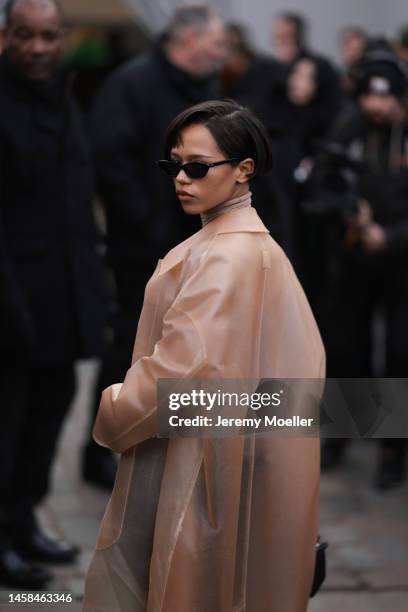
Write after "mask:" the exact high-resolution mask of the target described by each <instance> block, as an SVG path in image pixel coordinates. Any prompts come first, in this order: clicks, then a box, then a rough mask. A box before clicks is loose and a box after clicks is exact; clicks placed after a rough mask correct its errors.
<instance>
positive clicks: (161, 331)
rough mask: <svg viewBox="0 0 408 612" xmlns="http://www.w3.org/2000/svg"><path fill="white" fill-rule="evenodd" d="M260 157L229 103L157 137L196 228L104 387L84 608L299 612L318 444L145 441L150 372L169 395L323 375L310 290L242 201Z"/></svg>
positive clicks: (207, 108) (168, 260) (210, 434)
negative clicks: (101, 490) (103, 466)
mask: <svg viewBox="0 0 408 612" xmlns="http://www.w3.org/2000/svg"><path fill="white" fill-rule="evenodd" d="M270 163H271V155H270V148H269V143H268V139H267V136H266V133H265V129H264V128H263V126H262V124H261V123H260V122H259V121H258V119H257V118H256V117H255V116H254V115H253V114H252V113H251V112H250V111H249V110H248V109H246V108H243V107H241V106H239V105H238V104H236V103H234V102H231V101H221V102H219V101H218V102H215V101H214V102H206V103H203V104H199V105H197V106H195V107H193V108H190V109H188V110H187V111H185V112H183V113H182V114H181V115H179V116H178V117H177V118H176V119H175V120H174V121H173V122H172V124H171V125H170V127H169V129H168V131H167V135H166V145H165V159H163V160H160V161H159V162H158V165H159V167H160V168H161V169H162V170H164V171H165V172H166V174H167V175H169V176H170V177H171V178H172V180H173V181H174V186H175V189H176V192H177V194H178V197H179V199H180V202H181V204H182V207H183V209H184V211H185V212H186V213H187V214H200V215H201V219H202V229H201V230H200V231H198V232H197V233H195V234H194V235H193V236H191V237H190V238H188V239H187V240H186V241H184V242H182V243H181V244H179V245H178V246H176V247H175V248H174V249H172V250H171V251H170V252H169V253H168V254H167V255H166V256H165V257H164V258H163V259H162V260H159V263H158V265H157V268H156V271H155V272H154V274H153V276H152V278H151V279H150V281H149V283H148V285H147V287H146V292H145V301H144V306H143V310H142V314H141V318H140V321H139V325H138V330H137V336H136V343H135V348H134V352H133V359H132V365H131V367H130V369H129V370H128V372H127V375H126V377H125V380H124V381H123V383H121V384H117V385H113V386H112V387H109V388H108V389H106V390H105V391H104V393H103V395H102V401H101V405H100V409H99V413H98V416H97V420H96V424H95V429H94V437H95V439H96V441H97V442H99V443H100V444H102V445H103V446H108V447H109V448H111V449H112V450H114V451H116V452H118V453H121V454H122V457H121V462H120V466H119V471H118V475H117V480H116V483H115V488H114V491H113V494H112V497H111V500H110V502H109V505H108V507H107V510H106V513H105V516H104V519H103V522H102V526H101V530H100V532H99V536H98V541H97V545H96V551H95V554H94V557H93V559H92V562H91V566H90V568H89V572H88V576H87V581H86V592H85V604H84V611H85V612H92V611H94V612H96V611H98V612H104V611H106V612H127V611H130V610H132V612H142V611H143V612H244V611H245V612H281V611H282V610H284V611H285V612H304V611H305V610H306V607H307V602H308V598H309V595H310V589H311V583H312V578H313V569H314V564H315V544H316V530H317V516H318V499H319V448H320V447H319V439H318V438H315V437H304V436H303V437H294V436H291V437H286V438H282V437H279V438H277V437H273V436H267V435H265V436H256V435H255V434H254V433H253V432H252V433H250V434H246V435H236V431H237V430H231V429H230V430H225V431H223V432H222V433H221V437H220V435H218V436H216V435H214V431H213V430H211V427H212V426H211V424H209V425H208V426H207V424H205V425H203V427H202V429H201V430H200V431H199V432H198V433H196V435H195V436H192V435H191V433H190V435H189V433H188V431H187V428H188V425H187V426H186V428H185V429H184V430H182V432H180V433H179V434H178V435H177V433H176V434H173V433H171V432H170V434H169V431H167V438H166V437H158V436H160V434H161V435H162V436H163V435H166V428H165V427H164V429H163V419H164V418H167V417H168V415H167V412H166V410H165V409H166V406H165V405H164V404H163V405H162V404H161V400H160V398H159V397H158V396H157V383H158V381H161V380H162V379H171V380H167V384H168V385H170V387H167V389H168V388H171V389H172V390H173V391H177V390H180V389H181V388H182V384H181V383H185V382H188V381H189V380H193V381H194V384H195V383H196V382H197V384H198V383H201V385H202V387H204V388H206V386H207V385H208V384H210V383H214V384H215V387H214V389H219V386H218V385H220V386H221V388H224V387H223V385H224V384H226V382H228V381H230V384H231V380H232V382H233V385H232V386H233V389H234V390H235V391H238V390H242V388H245V389H251V390H252V391H253V390H254V389H256V388H257V386H258V383H259V380H260V379H265V378H302V379H304V378H319V377H323V376H324V369H325V355H324V350H323V346H322V342H321V339H320V335H319V332H318V329H317V327H316V324H315V321H314V318H313V315H312V313H311V310H310V308H309V305H308V303H307V300H306V298H305V296H304V293H303V291H302V289H301V287H300V285H299V283H298V281H297V278H296V276H295V274H294V272H293V269H292V266H291V264H290V263H289V261H288V259H287V258H286V256H285V254H284V253H283V251H282V249H281V248H280V247H279V246H278V245H277V243H276V242H275V241H274V240H273V238H272V237H271V236H270V235H269V232H268V230H267V229H266V228H265V226H264V224H263V223H262V221H261V219H260V218H259V216H258V214H257V212H256V210H255V208H254V207H253V206H252V205H251V193H250V189H249V182H250V180H251V178H252V177H253V176H254V175H255V174H256V173H259V172H263V171H265V170H266V169H267V168H268V167H269V166H270ZM175 379H176V380H175ZM197 379H198V380H197ZM162 382H165V381H162ZM160 388H162V387H160ZM196 390H197V389H196ZM229 390H230V391H231V387H230V388H229ZM159 395H160V394H159ZM176 395H178V394H176ZM160 397H162V396H161V395H160ZM159 404H160V406H159V408H158V405H159ZM236 408H237V407H236ZM192 409H193V408H192V407H190V408H189V409H188V410H192ZM245 411H247V409H245ZM238 412H239V410H238ZM238 412H237V414H238ZM241 412H242V410H241ZM249 412H251V411H250V410H249ZM204 413H205V414H206V415H207V418H209V415H210V416H211V414H212V418H213V420H214V421H215V418H216V417H215V413H214V412H213V413H209V412H208V408H207V409H206V410H204ZM189 414H190V416H193V414H194V413H193V412H190V413H189V412H188V411H187V415H189ZM232 414H233V415H234V414H235V413H234V412H233V413H232ZM172 415H176V412H174V413H172ZM201 416H202V415H201ZM279 416H281V415H279ZM175 418H176V419H177V418H178V417H175ZM168 421H169V422H170V418H168ZM210 421H211V418H210ZM232 421H234V419H232ZM234 422H235V421H234ZM234 432H235V435H232V434H233V433H234Z"/></svg>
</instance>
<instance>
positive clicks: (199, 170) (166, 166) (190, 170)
mask: <svg viewBox="0 0 408 612" xmlns="http://www.w3.org/2000/svg"><path fill="white" fill-rule="evenodd" d="M234 161H239V159H238V157H230V158H229V159H223V160H222V161H219V162H211V163H206V162H198V161H193V162H187V163H186V164H182V163H180V162H179V161H175V160H172V159H160V160H159V161H157V162H156V164H157V165H158V166H159V168H161V169H162V170H163V172H165V173H166V174H168V175H169V176H172V177H173V178H176V176H177V175H178V174H179V172H180V171H181V170H184V172H185V173H186V174H187V176H189V177H190V178H194V179H199V178H204V177H205V176H206V175H207V173H208V171H209V169H210V168H214V166H221V165H222V164H230V163H231V162H234Z"/></svg>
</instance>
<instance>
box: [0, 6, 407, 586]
mask: <svg viewBox="0 0 408 612" xmlns="http://www.w3.org/2000/svg"><path fill="white" fill-rule="evenodd" d="M63 36H64V33H63V14H62V12H61V8H60V5H59V3H58V2H56V1H55V0H10V1H9V2H8V3H7V5H6V9H5V31H4V36H3V52H2V54H1V56H0V287H1V292H0V364H1V370H0V391H1V397H2V401H3V410H2V411H1V412H0V415H1V416H0V419H1V426H0V490H1V496H0V582H1V583H3V584H7V585H12V586H16V587H19V586H21V587H27V588H37V587H40V586H41V585H43V584H45V583H46V582H47V581H48V580H50V578H51V572H50V571H49V570H46V569H45V568H44V567H43V566H41V565H36V564H35V561H38V562H44V561H45V562H48V563H53V562H55V563H58V562H71V561H73V560H74V559H75V557H76V555H77V553H78V547H76V546H75V545H73V544H70V543H69V542H65V541H54V540H52V539H50V538H49V537H48V536H47V535H46V534H44V533H43V531H42V530H41V526H40V525H39V524H38V521H37V520H36V516H35V510H36V508H37V507H38V504H40V503H41V502H42V501H43V499H44V498H45V496H46V495H47V493H48V491H49V479H50V478H49V477H50V470H51V466H52V461H53V458H54V455H55V448H56V445H57V442H58V438H59V433H60V431H61V427H62V424H63V422H64V419H65V417H66V415H67V411H68V408H69V405H70V403H71V401H72V398H73V394H74V391H75V380H74V363H75V361H76V360H78V359H83V358H87V357H98V358H100V359H101V369H100V373H99V378H98V381H97V385H96V388H95V391H94V394H93V398H94V399H93V407H92V410H91V415H90V430H89V435H88V437H87V440H86V443H85V446H84V449H83V460H82V477H83V478H84V479H85V480H86V481H87V482H88V483H90V484H94V485H98V486H102V487H104V488H105V489H106V490H108V491H109V490H111V488H112V486H113V482H114V478H115V471H116V458H115V457H114V456H113V455H112V453H111V452H110V451H109V450H108V449H105V448H102V447H99V446H98V445H96V443H95V442H94V441H93V440H92V436H91V431H92V424H93V422H94V417H95V414H96V411H97V409H98V406H99V400H100V396H101V393H102V391H103V389H104V388H106V387H108V386H109V385H111V384H113V383H115V382H118V381H121V380H123V379H124V376H125V374H126V371H127V369H128V368H129V367H130V363H131V358H132V349H133V340H134V338H135V334H136V328H137V323H138V317H139V314H140V309H141V305H142V301H143V293H144V288H145V285H146V282H147V280H148V279H149V277H150V276H151V275H152V273H153V271H154V269H155V266H156V264H157V260H158V259H159V258H161V257H162V256H163V255H164V254H165V253H166V252H167V251H168V250H169V249H170V248H171V247H172V246H174V245H175V244H177V243H179V242H180V241H181V240H183V239H184V238H187V237H188V236H190V235H191V234H192V233H194V232H195V231H196V230H198V229H199V219H196V218H194V217H188V216H186V215H185V214H183V212H182V210H181V207H180V204H179V202H178V200H177V198H176V196H175V194H174V190H173V188H172V185H171V183H170V182H169V181H168V180H166V177H163V176H162V175H161V173H160V172H159V171H158V169H157V167H156V164H155V161H156V160H158V159H160V158H162V157H163V151H162V148H163V142H164V133H165V128H166V126H167V125H168V124H169V123H170V121H171V119H173V118H174V117H175V116H176V115H177V114H178V113H180V112H181V111H182V110H184V109H185V108H187V107H189V106H191V105H193V104H196V103H198V102H201V101H204V100H209V99H214V98H232V99H234V100H236V101H238V102H239V103H240V104H242V105H244V106H248V107H249V108H251V109H252V110H253V111H254V112H255V113H256V114H257V115H258V116H259V118H260V119H261V120H262V121H263V123H264V124H265V126H266V127H267V129H268V133H269V136H270V140H271V144H272V149H273V153H274V167H273V169H272V170H271V171H270V172H269V173H268V174H267V175H266V176H264V177H262V178H261V177H260V178H255V180H254V181H253V184H252V186H251V189H252V194H253V203H254V206H255V208H256V209H257V211H258V213H259V215H260V216H261V218H262V220H263V221H264V223H265V225H266V226H267V227H268V229H269V230H270V232H271V235H272V236H273V237H274V238H275V239H276V240H277V241H278V242H279V243H280V245H281V246H282V248H283V249H284V250H285V251H286V253H287V255H288V256H289V258H290V259H291V261H292V263H293V266H294V267H295V269H296V272H297V273H298V275H299V277H300V278H301V280H302V283H303V286H304V289H305V291H306V293H307V296H308V298H309V301H310V303H311V305H312V308H313V310H314V314H315V316H316V318H317V321H318V323H319V326H320V329H321V333H322V336H323V340H324V343H325V346H326V350H327V364H328V371H327V373H328V376H330V377H343V378H367V377H368V378H369V377H372V376H386V377H395V378H398V377H400V378H404V377H406V367H407V366H406V364H407V363H408V320H407V317H406V312H407V308H408V280H407V275H406V272H405V270H406V267H407V266H406V264H407V263H408V88H407V73H406V68H405V67H406V65H407V63H408V28H407V29H405V30H403V31H402V32H401V33H400V36H399V38H398V40H397V41H389V40H386V39H385V38H380V37H376V38H372V37H370V36H369V35H368V34H367V33H366V32H365V31H364V30H363V29H362V28H361V27H359V26H358V27H357V26H350V27H347V28H345V29H344V30H343V31H342V32H341V33H340V36H339V53H340V56H341V62H340V64H339V65H335V64H334V63H333V62H332V61H330V60H329V59H328V58H326V57H324V56H322V55H320V54H319V53H317V52H315V51H314V49H313V47H312V46H311V43H310V40H309V36H308V24H307V20H306V19H305V18H304V17H303V16H301V15H297V14H292V13H283V14H280V15H279V16H277V17H276V18H275V19H274V22H273V24H272V29H271V52H270V54H266V53H262V54H261V53H259V52H258V51H257V50H256V41H255V43H253V42H252V41H251V39H250V36H249V35H248V32H247V31H246V29H245V27H244V26H243V25H241V24H238V23H229V24H225V23H223V22H222V20H221V18H220V17H219V16H217V15H216V14H215V13H213V12H212V11H211V10H210V9H209V8H208V7H206V6H204V5H192V6H185V7H183V8H180V9H177V10H176V12H175V13H174V15H173V16H172V18H171V20H170V22H169V23H168V25H167V27H166V29H165V31H164V32H163V33H162V35H160V36H159V37H158V38H157V39H156V40H155V41H154V42H153V43H152V45H151V46H150V48H148V49H146V50H145V51H144V52H143V53H141V54H140V55H138V56H137V57H132V58H130V59H128V60H126V61H125V62H123V63H122V64H121V65H120V66H119V67H115V69H114V70H113V71H112V74H109V75H108V77H107V78H104V80H103V82H102V83H98V87H96V86H95V87H94V91H92V92H91V93H92V96H91V98H90V94H89V90H87V96H86V104H85V108H82V110H81V109H80V107H79V105H78V103H77V101H76V100H75V95H74V91H75V84H74V83H73V79H72V76H71V71H70V70H69V66H68V65H65V66H64V67H63V68H61V67H60V66H59V59H60V57H61V54H62V49H63ZM82 82H83V80H82ZM94 85H95V84H94ZM96 201H97V202H98V212H99V213H101V212H102V216H103V223H100V222H99V223H97V222H96V216H95V214H94V213H95V202H96ZM98 218H99V217H98ZM243 290H245V287H243ZM271 316H273V313H271ZM379 322H382V323H379ZM379 325H380V326H381V325H382V326H383V327H384V329H385V333H384V334H383V336H384V338H383V341H382V342H379V341H378V339H377V336H378V334H376V329H377V328H378V326H379ZM346 447H347V444H346V440H343V439H331V440H326V441H325V442H324V443H323V444H322V468H323V469H325V470H329V469H334V468H335V467H337V466H339V465H340V464H341V462H342V460H343V458H344V455H345V451H346ZM405 458H406V443H405V440H404V439H393V438H389V439H386V440H382V441H381V442H380V445H379V459H378V465H377V468H376V472H375V478H374V484H375V486H376V487H377V488H378V489H381V490H385V489H389V488H392V487H394V486H396V485H398V484H400V483H401V482H403V480H404V477H405Z"/></svg>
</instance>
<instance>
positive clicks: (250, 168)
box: [237, 157, 255, 183]
mask: <svg viewBox="0 0 408 612" xmlns="http://www.w3.org/2000/svg"><path fill="white" fill-rule="evenodd" d="M254 173H255V162H254V160H253V159H251V158H250V157H248V158H247V159H243V160H242V161H241V162H239V164H238V166H237V183H248V181H249V180H250V179H251V177H252V176H253V174H254Z"/></svg>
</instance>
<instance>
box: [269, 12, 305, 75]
mask: <svg viewBox="0 0 408 612" xmlns="http://www.w3.org/2000/svg"><path fill="white" fill-rule="evenodd" d="M272 44H273V46H274V50H275V56H276V58H277V59H278V60H279V61H280V62H283V63H284V64H290V63H291V62H293V60H294V59H295V58H296V56H297V54H298V53H299V45H298V41H297V32H296V26H295V24H294V23H292V22H291V21H289V20H287V19H284V18H278V19H276V20H275V22H274V26H273V31H272Z"/></svg>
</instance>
